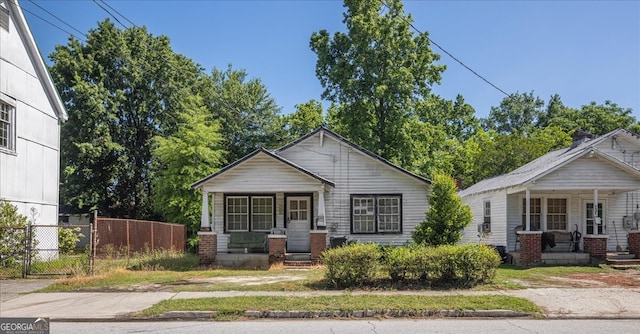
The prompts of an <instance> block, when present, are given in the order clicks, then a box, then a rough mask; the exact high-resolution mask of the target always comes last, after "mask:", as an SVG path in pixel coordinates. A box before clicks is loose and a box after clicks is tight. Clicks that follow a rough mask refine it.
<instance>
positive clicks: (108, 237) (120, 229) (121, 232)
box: [94, 217, 187, 255]
mask: <svg viewBox="0 0 640 334" xmlns="http://www.w3.org/2000/svg"><path fill="white" fill-rule="evenodd" d="M94 224H95V225H94V228H95V240H94V245H95V250H96V252H97V253H103V252H104V251H105V247H107V245H111V246H112V247H113V248H115V249H116V250H124V251H126V252H127V253H130V252H140V251H147V250H149V251H154V250H175V251H184V250H185V239H186V231H187V230H186V226H185V225H182V224H173V223H163V222H155V221H148V220H135V219H116V218H104V217H97V218H95V219H94ZM127 255H128V254H127Z"/></svg>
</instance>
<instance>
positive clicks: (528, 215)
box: [524, 188, 531, 231]
mask: <svg viewBox="0 0 640 334" xmlns="http://www.w3.org/2000/svg"><path fill="white" fill-rule="evenodd" d="M524 202H525V203H524V206H525V209H524V210H525V218H524V221H525V225H524V230H525V231H531V205H530V202H531V191H530V190H529V188H527V189H526V190H525V201H524Z"/></svg>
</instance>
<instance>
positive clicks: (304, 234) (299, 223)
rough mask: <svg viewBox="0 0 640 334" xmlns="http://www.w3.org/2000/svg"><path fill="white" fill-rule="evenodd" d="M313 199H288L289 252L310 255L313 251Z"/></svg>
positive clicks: (300, 197)
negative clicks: (311, 231)
mask: <svg viewBox="0 0 640 334" xmlns="http://www.w3.org/2000/svg"><path fill="white" fill-rule="evenodd" d="M310 202H311V199H310V198H309V197H302V196H295V197H294V196H292V197H287V251H288V252H291V253H308V252H309V251H310V249H311V244H310V236H309V233H310V230H311V205H310V204H311V203H310Z"/></svg>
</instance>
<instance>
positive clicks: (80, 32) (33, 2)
mask: <svg viewBox="0 0 640 334" xmlns="http://www.w3.org/2000/svg"><path fill="white" fill-rule="evenodd" d="M27 1H29V2H30V3H32V4H33V5H34V6H36V7H38V8H40V9H41V10H43V11H44V12H46V13H47V14H49V15H51V16H53V17H54V18H56V19H57V20H58V21H60V22H62V23H64V24H65V25H66V26H67V27H69V28H71V29H73V30H75V31H77V32H78V33H79V34H80V35H83V36H84V37H87V35H85V33H83V32H82V31H80V30H78V29H76V28H74V27H73V26H72V25H70V24H69V23H67V22H65V21H64V20H63V19H61V18H59V17H58V16H56V15H55V14H53V13H51V12H50V11H48V10H47V9H46V8H44V7H42V6H40V5H38V3H37V2H35V1H33V0H27Z"/></svg>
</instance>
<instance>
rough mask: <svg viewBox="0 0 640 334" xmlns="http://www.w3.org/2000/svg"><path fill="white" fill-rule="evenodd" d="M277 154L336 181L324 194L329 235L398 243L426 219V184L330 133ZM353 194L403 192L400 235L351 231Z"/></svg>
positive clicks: (317, 136)
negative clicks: (352, 232) (321, 138)
mask: <svg viewBox="0 0 640 334" xmlns="http://www.w3.org/2000/svg"><path fill="white" fill-rule="evenodd" d="M279 155H280V156H283V157H284V158H285V159H288V160H290V161H293V162H295V163H296V164H299V165H300V166H302V167H304V168H305V169H308V170H310V171H312V172H314V173H317V174H318V175H320V176H322V177H325V178H327V179H329V180H331V181H333V182H334V183H335V188H329V192H328V193H327V194H326V197H325V198H326V202H325V206H326V216H327V229H328V230H329V233H330V235H346V236H348V238H349V239H350V240H359V241H373V242H377V243H381V244H394V245H401V244H404V243H406V242H410V241H411V240H412V239H411V232H412V231H413V230H415V227H416V226H417V225H418V224H420V223H421V222H422V221H423V220H424V218H425V212H426V211H427V209H428V207H429V203H428V199H427V192H428V185H427V184H425V183H424V182H422V181H420V180H418V179H416V178H414V177H412V176H410V175H408V174H406V173H403V172H401V171H398V170H396V169H394V168H392V167H390V166H387V165H385V164H384V163H382V162H380V161H378V160H377V159H374V158H372V157H371V156H369V155H367V154H365V153H363V152H361V151H360V150H357V149H355V148H353V147H351V146H349V145H348V144H346V143H343V142H340V141H338V140H336V139H335V138H333V137H331V136H329V135H324V138H323V140H322V145H321V140H320V134H319V133H318V134H316V135H315V136H311V137H309V138H307V139H306V140H304V141H302V142H300V143H297V144H296V145H295V146H292V147H290V148H288V149H286V150H285V151H282V152H280V153H279ZM352 194H402V223H403V224H402V234H351V211H350V210H351V207H350V195H352ZM316 203H317V202H316Z"/></svg>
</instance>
